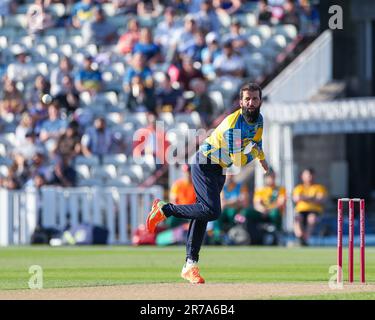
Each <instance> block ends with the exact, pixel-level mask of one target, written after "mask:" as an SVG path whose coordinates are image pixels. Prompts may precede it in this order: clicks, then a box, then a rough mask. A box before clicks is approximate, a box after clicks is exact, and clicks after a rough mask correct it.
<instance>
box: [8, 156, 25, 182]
mask: <svg viewBox="0 0 375 320" xmlns="http://www.w3.org/2000/svg"><path fill="white" fill-rule="evenodd" d="M13 159H14V161H13V163H12V165H11V166H10V167H9V170H8V178H11V179H12V180H13V181H14V182H15V183H16V184H17V189H18V188H21V187H22V186H23V184H24V183H25V182H26V181H27V178H28V174H29V172H28V167H27V161H26V159H25V158H24V157H23V156H22V155H21V154H14V155H13Z"/></svg>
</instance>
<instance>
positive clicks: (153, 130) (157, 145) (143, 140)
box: [133, 113, 169, 168]
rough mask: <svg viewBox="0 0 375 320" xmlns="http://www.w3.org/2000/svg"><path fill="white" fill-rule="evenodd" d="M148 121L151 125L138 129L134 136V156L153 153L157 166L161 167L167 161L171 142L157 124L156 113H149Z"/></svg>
mask: <svg viewBox="0 0 375 320" xmlns="http://www.w3.org/2000/svg"><path fill="white" fill-rule="evenodd" d="M147 123H148V124H149V125H148V126H147V127H145V128H141V129H139V130H137V132H136V135H135V136H134V140H133V141H134V144H133V157H134V158H139V157H141V156H143V155H152V156H154V158H155V162H156V167H157V168H159V167H160V166H161V164H164V163H167V150H168V147H169V142H168V140H167V139H166V134H165V132H164V131H163V129H162V128H161V127H157V126H156V117H155V114H153V113H148V114H147Z"/></svg>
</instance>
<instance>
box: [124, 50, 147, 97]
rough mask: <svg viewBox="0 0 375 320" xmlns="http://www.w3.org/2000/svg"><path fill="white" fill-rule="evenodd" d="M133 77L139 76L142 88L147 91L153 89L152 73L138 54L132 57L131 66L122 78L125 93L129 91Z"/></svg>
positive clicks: (140, 54) (142, 56)
mask: <svg viewBox="0 0 375 320" xmlns="http://www.w3.org/2000/svg"><path fill="white" fill-rule="evenodd" d="M135 76H139V77H140V78H141V79H142V81H143V82H144V86H145V87H146V88H147V89H152V88H153V87H154V80H153V77H152V71H151V69H150V68H149V67H148V66H146V60H145V57H144V55H143V54H142V53H140V52H138V53H135V54H134V55H133V58H132V61H131V66H130V68H128V70H127V72H126V74H125V76H124V79H123V88H124V91H125V92H126V93H129V92H130V91H131V82H132V79H133V78H134V77H135Z"/></svg>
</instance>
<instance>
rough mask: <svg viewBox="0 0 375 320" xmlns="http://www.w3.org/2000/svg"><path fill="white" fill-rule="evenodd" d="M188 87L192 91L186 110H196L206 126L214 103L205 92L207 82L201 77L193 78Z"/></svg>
mask: <svg viewBox="0 0 375 320" xmlns="http://www.w3.org/2000/svg"><path fill="white" fill-rule="evenodd" d="M190 87H191V89H192V90H193V92H194V96H193V98H192V99H191V100H190V101H189V102H188V103H187V106H186V110H187V111H189V112H191V111H197V112H198V113H199V115H200V117H201V120H202V122H203V126H204V127H206V128H208V127H209V125H210V124H211V122H212V115H213V113H214V105H213V103H212V100H211V98H210V97H209V96H208V94H207V92H208V91H207V84H206V81H205V80H203V79H199V78H196V79H193V80H192V81H191V82H190Z"/></svg>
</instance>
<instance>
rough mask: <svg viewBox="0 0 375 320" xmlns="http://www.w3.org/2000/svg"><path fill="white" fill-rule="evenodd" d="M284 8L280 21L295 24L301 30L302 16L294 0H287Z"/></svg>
mask: <svg viewBox="0 0 375 320" xmlns="http://www.w3.org/2000/svg"><path fill="white" fill-rule="evenodd" d="M283 8H284V13H283V15H282V17H281V20H280V23H282V24H293V25H294V26H295V27H296V28H297V30H299V28H300V18H299V14H298V12H297V9H296V5H295V3H294V0H285V2H284V6H283Z"/></svg>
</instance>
